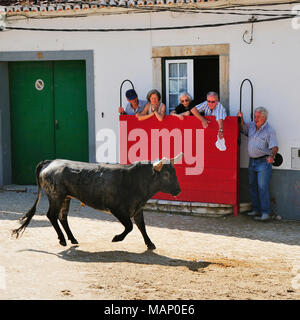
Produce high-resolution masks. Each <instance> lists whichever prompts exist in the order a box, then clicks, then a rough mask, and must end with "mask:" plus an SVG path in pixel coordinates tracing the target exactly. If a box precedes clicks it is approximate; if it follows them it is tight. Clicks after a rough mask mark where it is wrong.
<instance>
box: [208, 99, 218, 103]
mask: <svg viewBox="0 0 300 320" xmlns="http://www.w3.org/2000/svg"><path fill="white" fill-rule="evenodd" d="M207 102H208V103H216V102H217V101H216V100H214V101H212V100H207Z"/></svg>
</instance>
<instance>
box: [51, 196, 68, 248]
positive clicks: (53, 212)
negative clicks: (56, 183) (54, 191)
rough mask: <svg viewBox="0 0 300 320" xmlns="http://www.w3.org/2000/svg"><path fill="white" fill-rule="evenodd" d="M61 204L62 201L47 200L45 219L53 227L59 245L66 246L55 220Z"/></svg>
mask: <svg viewBox="0 0 300 320" xmlns="http://www.w3.org/2000/svg"><path fill="white" fill-rule="evenodd" d="M62 203H63V200H57V199H51V198H49V209H48V213H47V217H48V219H49V220H50V222H51V224H52V226H53V227H54V229H55V231H56V233H57V236H58V240H59V243H60V244H61V245H62V246H66V245H67V243H66V239H65V237H64V235H63V233H62V231H61V229H60V227H59V225H58V220H57V219H58V215H59V212H60V209H61V206H62Z"/></svg>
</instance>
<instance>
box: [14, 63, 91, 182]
mask: <svg viewBox="0 0 300 320" xmlns="http://www.w3.org/2000/svg"><path fill="white" fill-rule="evenodd" d="M8 73H9V86H10V113H11V157H12V182H13V183H15V184H34V183H35V167H36V165H37V164H38V163H39V162H40V161H42V160H45V159H50V160H51V159H56V158H63V159H70V160H78V161H89V156H88V154H89V141H88V113H87V102H86V100H87V99H86V65H85V61H84V60H68V61H65V60H64V61H22V62H9V64H8Z"/></svg>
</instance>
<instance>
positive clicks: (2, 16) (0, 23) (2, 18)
mask: <svg viewBox="0 0 300 320" xmlns="http://www.w3.org/2000/svg"><path fill="white" fill-rule="evenodd" d="M5 27H6V12H5V9H4V7H3V6H0V31H3V30H5Z"/></svg>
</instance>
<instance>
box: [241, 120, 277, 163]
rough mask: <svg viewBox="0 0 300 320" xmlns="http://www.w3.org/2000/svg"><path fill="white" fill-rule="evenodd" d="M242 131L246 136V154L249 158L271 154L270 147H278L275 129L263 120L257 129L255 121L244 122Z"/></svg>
mask: <svg viewBox="0 0 300 320" xmlns="http://www.w3.org/2000/svg"><path fill="white" fill-rule="evenodd" d="M243 132H244V134H245V135H246V136H248V154H249V157H250V158H259V157H262V156H264V155H272V151H271V149H272V148H274V147H278V142H277V138H276V133H275V130H274V129H273V128H272V127H271V126H270V125H269V124H268V122H265V123H264V124H263V125H262V126H261V127H260V128H259V129H258V130H257V131H256V126H255V122H253V121H252V122H250V123H248V124H247V123H245V124H244V127H243Z"/></svg>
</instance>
